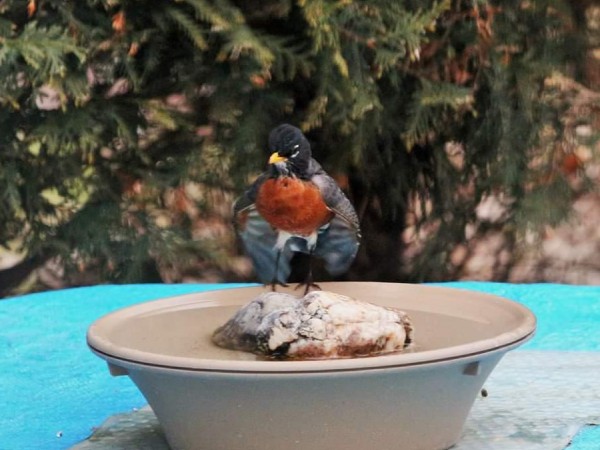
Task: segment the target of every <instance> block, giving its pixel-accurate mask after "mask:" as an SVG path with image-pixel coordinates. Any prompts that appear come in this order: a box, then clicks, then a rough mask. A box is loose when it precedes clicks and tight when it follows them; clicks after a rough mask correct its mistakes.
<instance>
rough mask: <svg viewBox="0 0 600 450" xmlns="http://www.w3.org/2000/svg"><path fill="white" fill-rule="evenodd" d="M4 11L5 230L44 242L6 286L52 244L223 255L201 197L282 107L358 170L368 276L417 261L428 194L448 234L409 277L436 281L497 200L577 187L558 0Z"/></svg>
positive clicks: (132, 270) (331, 160) (256, 156)
mask: <svg viewBox="0 0 600 450" xmlns="http://www.w3.org/2000/svg"><path fill="white" fill-rule="evenodd" d="M0 14H1V16H0V45H1V47H0V104H1V108H0V193H1V198H0V220H2V223H3V224H4V226H3V227H2V228H1V229H0V244H2V245H4V246H9V247H11V248H15V247H16V248H18V249H20V250H22V251H23V252H24V253H25V254H26V255H27V256H26V259H25V260H24V261H23V263H21V264H20V265H18V266H16V267H15V268H13V269H11V270H10V271H5V272H4V274H2V273H0V282H3V283H2V284H3V286H4V291H6V290H7V288H9V287H11V284H16V283H17V282H18V281H20V279H21V278H23V276H24V275H26V274H27V273H29V272H30V270H31V269H32V268H34V267H37V266H38V265H39V264H41V263H43V262H44V261H47V260H48V259H50V258H60V260H61V261H62V262H63V264H65V266H66V270H67V273H69V272H70V271H82V270H86V269H87V268H89V267H93V268H94V270H98V271H100V272H101V273H102V279H103V280H107V281H119V282H125V281H141V280H142V281H143V280H157V279H159V271H160V269H161V268H164V267H165V266H169V265H181V264H184V263H185V260H188V259H202V260H207V261H211V262H213V263H215V264H220V265H222V266H223V267H225V266H226V264H227V259H226V257H227V252H228V249H227V248H225V247H223V246H219V245H215V241H214V239H211V238H204V239H202V238H198V237H197V236H195V235H193V224H192V219H194V217H196V216H197V214H198V213H194V214H196V216H195V215H194V214H191V213H189V210H190V209H192V210H194V211H195V210H196V209H197V210H198V211H200V213H199V214H200V215H202V214H203V211H204V209H203V208H205V207H210V206H211V205H210V203H211V201H210V194H209V193H210V192H212V189H219V190H223V191H226V192H229V193H235V192H239V191H240V189H241V188H242V186H244V185H245V184H246V183H247V182H248V180H249V179H250V178H251V177H252V176H253V174H256V172H257V171H259V170H260V169H261V168H262V167H263V166H264V162H265V155H266V154H265V152H266V149H265V142H266V136H267V134H268V131H269V130H270V129H271V128H272V127H273V126H275V125H276V124H278V123H281V122H283V121H286V122H290V123H294V124H297V125H299V126H300V127H301V128H302V129H303V130H304V131H306V132H307V135H308V136H309V138H310V139H311V140H312V141H313V144H314V153H315V156H316V158H317V159H319V160H320V161H322V162H323V163H324V165H325V166H326V167H327V168H328V169H329V171H330V172H336V171H337V172H338V173H339V174H340V175H342V176H345V177H347V179H348V188H349V190H350V193H351V195H352V196H353V197H354V202H355V204H356V205H357V207H358V209H359V211H360V214H361V215H362V220H363V230H364V234H365V238H366V239H365V243H364V245H363V249H362V250H361V255H360V257H359V260H358V261H357V271H356V272H355V273H353V274H351V276H352V277H354V278H360V277H364V278H370V279H385V280H398V279H401V278H402V277H405V276H406V275H403V274H402V273H401V272H400V270H399V267H400V266H401V264H400V262H401V261H400V259H399V255H400V251H401V246H402V245H401V240H400V236H401V233H402V231H403V229H404V228H405V225H406V223H405V220H406V214H407V211H408V209H409V205H411V204H413V205H414V204H421V205H422V210H423V211H424V212H425V213H424V214H422V215H420V216H419V217H418V219H417V222H418V224H428V226H429V227H430V228H431V229H432V230H433V233H432V234H431V239H429V241H428V242H427V243H426V245H425V247H424V248H423V251H422V252H421V253H420V254H419V255H418V256H417V257H415V259H414V261H412V266H413V270H414V272H413V274H412V275H410V276H409V278H408V279H413V280H417V279H418V280H422V279H439V278H444V277H445V276H451V274H450V273H449V272H448V270H447V258H448V252H449V249H450V248H451V246H452V245H455V244H456V243H457V242H461V241H464V240H465V231H464V230H465V226H466V224H467V223H469V221H471V220H472V219H473V214H474V210H475V207H476V206H477V204H479V202H480V200H481V199H482V198H483V197H484V196H485V195H487V194H490V193H496V194H498V193H502V194H503V195H505V196H506V198H508V199H510V208H509V209H510V212H509V214H508V216H507V219H506V221H505V222H506V223H508V224H509V225H511V224H512V225H511V226H513V225H514V227H519V226H525V225H527V224H530V223H531V220H532V218H536V217H537V218H538V219H540V215H541V216H543V215H544V214H545V213H544V211H545V210H546V207H545V206H544V205H546V203H544V202H545V199H547V198H548V197H551V198H552V199H553V201H554V202H555V204H556V202H557V200H560V199H563V200H564V201H565V202H566V201H567V200H568V198H569V186H568V184H567V183H566V182H565V179H564V177H562V176H561V174H560V173H557V172H556V171H555V170H554V166H553V164H554V162H555V161H556V154H555V153H556V151H557V150H556V146H553V145H552V142H554V141H553V140H552V139H548V138H547V136H554V137H556V136H559V135H560V132H561V126H562V124H561V121H560V114H561V110H560V108H558V107H557V106H556V101H555V100H556V95H554V91H553V89H552V87H548V86H547V85H545V84H544V81H545V80H546V79H547V78H548V77H549V76H550V75H551V74H552V73H553V71H558V70H562V69H563V68H565V67H567V66H566V64H567V62H569V61H574V60H576V59H577V57H578V53H577V52H576V51H575V52H574V51H573V48H575V47H574V43H576V41H575V40H574V39H573V36H572V35H571V33H572V13H571V10H570V9H569V7H568V6H567V5H566V4H565V3H564V2H562V1H561V0H544V1H525V0H496V1H484V0H472V1H468V0H452V1H450V0H439V1H414V0H404V1H397V0H371V1H331V0H298V1H297V2H292V1H290V0H287V1H286V0H282V1H280V0H267V1H253V0H250V1H233V0H216V1H211V0H179V1H172V0H156V1H153V2H141V1H137V0H80V1H64V0H28V1H26V0H5V1H3V2H1V3H0ZM543 137H546V138H545V139H546V140H543V139H541V138H543ZM450 144H452V145H454V147H453V148H457V149H459V151H460V152H461V155H462V156H461V161H460V163H456V162H455V161H454V160H453V159H452V156H451V155H450V153H449V151H448V149H449V145H450ZM534 157H535V158H536V161H538V164H536V165H532V164H531V161H532V159H533V158H534ZM539 161H542V162H541V163H539ZM541 179H543V180H544V181H543V182H540V181H539V180H541ZM189 186H195V187H196V190H195V192H196V195H195V196H193V195H191V194H190V189H189ZM541 218H542V219H544V220H545V219H547V218H546V217H541ZM550 219H552V220H559V219H560V215H558V216H556V217H551V218H550ZM523 224H525V225H523ZM527 226H528V225H527ZM382 260H383V261H386V264H383V265H382V264H381V261H382ZM359 273H360V275H359Z"/></svg>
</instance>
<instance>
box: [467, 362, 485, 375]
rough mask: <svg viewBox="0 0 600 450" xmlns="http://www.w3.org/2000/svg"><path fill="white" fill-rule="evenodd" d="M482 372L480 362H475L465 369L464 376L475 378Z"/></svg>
mask: <svg viewBox="0 0 600 450" xmlns="http://www.w3.org/2000/svg"><path fill="white" fill-rule="evenodd" d="M480 371H481V368H480V367H479V361H475V362H472V363H469V364H467V365H466V366H465V368H464V369H463V374H465V375H471V376H474V377H475V376H478V375H479V373H480Z"/></svg>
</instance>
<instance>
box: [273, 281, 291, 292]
mask: <svg viewBox="0 0 600 450" xmlns="http://www.w3.org/2000/svg"><path fill="white" fill-rule="evenodd" d="M269 286H271V291H273V292H275V291H276V290H277V289H276V287H277V286H281V287H289V284H287V283H282V282H281V281H277V280H273V281H271V283H270V284H269Z"/></svg>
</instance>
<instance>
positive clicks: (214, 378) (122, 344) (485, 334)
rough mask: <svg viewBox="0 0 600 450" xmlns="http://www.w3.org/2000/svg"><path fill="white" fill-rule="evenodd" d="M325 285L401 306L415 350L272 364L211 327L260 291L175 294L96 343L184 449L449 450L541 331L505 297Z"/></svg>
mask: <svg viewBox="0 0 600 450" xmlns="http://www.w3.org/2000/svg"><path fill="white" fill-rule="evenodd" d="M321 287H322V288H323V289H326V290H330V291H333V292H337V293H340V294H345V295H349V296H351V297H354V298H356V299H359V300H363V301H369V302H372V303H376V304H379V305H384V306H391V307H395V308H399V309H402V310H404V311H406V312H408V313H409V315H410V316H411V318H412V319H413V323H414V328H415V334H414V338H415V339H414V342H415V345H414V347H412V348H410V349H409V350H407V351H406V352H402V353H395V354H389V355H384V356H375V357H369V358H352V359H337V360H318V361H314V360H313V361H271V360H261V359H259V358H257V357H256V356H254V355H251V354H247V353H241V352H235V351H231V350H224V349H220V348H218V347H215V346H214V345H213V344H212V343H211V341H210V336H211V334H212V332H213V330H214V329H215V328H216V327H217V326H219V325H221V324H223V323H224V322H225V321H226V320H227V319H229V317H231V315H232V314H233V313H234V311H236V310H237V309H238V308H239V307H240V306H241V305H243V304H245V303H247V302H248V301H250V300H251V299H253V298H254V297H255V296H256V295H258V294H259V293H260V292H263V291H264V289H263V288H260V287H257V288H241V289H227V290H220V291H214V292H203V293H198V294H190V295H184V296H179V297H173V298H167V299H164V300H157V301H152V302H147V303H143V304H140V305H136V306H132V307H129V308H125V309H122V310H119V311H117V312H114V313H112V314H109V315H107V316H105V317H102V318H101V319H99V320H97V321H96V322H95V323H94V324H92V326H91V327H90V328H89V331H88V335H87V339H88V344H89V346H90V347H91V349H92V351H93V352H94V353H96V354H97V355H98V356H99V357H101V358H103V359H105V360H106V361H107V362H108V365H109V368H110V371H111V373H112V374H113V375H129V377H131V379H132V380H133V381H134V382H135V384H136V385H137V386H138V387H139V389H140V390H141V391H142V393H143V394H144V396H145V397H146V399H147V400H148V402H149V403H150V406H151V407H152V409H153V410H154V412H155V413H156V416H157V417H158V420H159V422H160V423H161V425H162V427H163V428H164V432H165V435H166V437H167V440H168V442H169V444H170V446H171V447H172V448H173V449H174V450H184V449H185V450H192V449H197V450H284V449H291V448H302V449H311V450H366V449H377V450H400V449H401V450H441V449H447V448H449V447H450V446H452V445H453V444H455V443H456V442H457V441H458V439H459V438H460V434H461V431H462V428H463V425H464V423H465V420H466V418H467V415H468V413H469V410H470V409H471V406H472V404H473V402H474V400H475V397H476V395H477V394H478V392H479V391H480V389H481V387H482V385H483V383H484V381H485V380H486V378H487V377H488V375H489V374H490V372H491V371H492V370H493V368H494V367H495V366H496V364H497V363H498V361H499V360H500V358H502V356H503V355H504V354H505V353H506V352H508V351H509V350H511V349H513V348H515V347H517V346H519V345H521V344H522V343H523V342H525V341H527V340H528V339H529V338H531V337H532V335H533V332H534V330H535V317H534V316H533V314H532V313H531V312H530V311H529V310H528V309H526V308H525V307H523V306H521V305H519V304H517V303H515V302H512V301H510V300H506V299H503V298H500V297H496V296H492V295H487V294H481V293H476V292H471V291H462V290H457V289H450V288H439V287H429V286H421V285H406V284H392V283H389V284H388V283H323V284H322V286H321Z"/></svg>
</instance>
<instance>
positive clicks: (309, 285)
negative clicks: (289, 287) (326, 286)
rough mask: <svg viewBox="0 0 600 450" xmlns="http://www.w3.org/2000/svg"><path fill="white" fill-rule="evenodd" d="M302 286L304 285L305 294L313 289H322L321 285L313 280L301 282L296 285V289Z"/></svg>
mask: <svg viewBox="0 0 600 450" xmlns="http://www.w3.org/2000/svg"><path fill="white" fill-rule="evenodd" d="M301 286H304V295H306V294H308V293H309V292H310V290H311V289H315V290H317V291H320V290H321V286H319V285H318V284H317V283H314V282H312V281H306V282H304V283H299V284H298V286H296V287H295V288H294V290H298V289H300V287H301Z"/></svg>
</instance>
